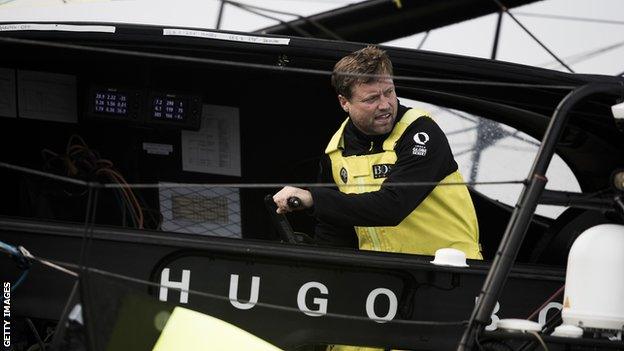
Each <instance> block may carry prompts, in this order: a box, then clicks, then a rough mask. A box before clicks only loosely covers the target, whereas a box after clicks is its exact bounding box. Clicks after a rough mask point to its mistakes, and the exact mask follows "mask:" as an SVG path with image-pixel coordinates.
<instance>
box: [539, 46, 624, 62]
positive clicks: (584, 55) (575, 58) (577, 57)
mask: <svg viewBox="0 0 624 351" xmlns="http://www.w3.org/2000/svg"><path fill="white" fill-rule="evenodd" d="M621 46H624V41H620V42H617V43H615V44H610V45H607V46H603V47H601V48H598V49H594V50H589V51H584V52H580V53H578V54H574V55H571V56H568V57H566V58H565V59H566V61H568V62H570V63H579V62H583V61H585V60H588V59H590V58H592V57H595V56H598V55H601V54H604V53H605V52H607V51H611V50H613V49H617V48H619V47H621ZM556 63H558V62H557V61H549V62H545V63H542V64H539V65H538V66H539V67H548V66H550V65H553V64H556Z"/></svg>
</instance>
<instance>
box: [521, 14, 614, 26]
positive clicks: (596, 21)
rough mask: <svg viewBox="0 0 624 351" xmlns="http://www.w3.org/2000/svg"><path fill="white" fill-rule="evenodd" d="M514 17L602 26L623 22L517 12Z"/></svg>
mask: <svg viewBox="0 0 624 351" xmlns="http://www.w3.org/2000/svg"><path fill="white" fill-rule="evenodd" d="M514 15H516V16H525V17H541V18H552V19H561V20H570V21H580V22H593V23H604V24H624V21H615V20H607V19H600V18H588V17H575V16H562V15H550V14H542V13H528V12H518V11H514Z"/></svg>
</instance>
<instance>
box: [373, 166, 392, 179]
mask: <svg viewBox="0 0 624 351" xmlns="http://www.w3.org/2000/svg"><path fill="white" fill-rule="evenodd" d="M392 166H393V165H392V164H390V163H384V164H379V165H373V178H375V179H377V178H387V177H388V174H389V173H390V171H391V170H392Z"/></svg>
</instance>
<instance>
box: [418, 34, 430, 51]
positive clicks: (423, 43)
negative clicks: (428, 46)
mask: <svg viewBox="0 0 624 351" xmlns="http://www.w3.org/2000/svg"><path fill="white" fill-rule="evenodd" d="M429 33H430V31H426V32H425V36H424V37H423V38H422V40H421V41H420V44H418V47H417V48H416V50H420V49H421V48H422V47H423V45H425V41H426V40H427V38H428V37H429Z"/></svg>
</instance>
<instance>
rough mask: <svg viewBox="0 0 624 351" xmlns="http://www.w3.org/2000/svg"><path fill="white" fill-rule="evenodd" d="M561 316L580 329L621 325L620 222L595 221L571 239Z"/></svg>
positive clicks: (623, 243) (623, 233)
mask: <svg viewBox="0 0 624 351" xmlns="http://www.w3.org/2000/svg"><path fill="white" fill-rule="evenodd" d="M561 316H562V318H563V322H564V324H570V325H577V326H579V327H581V328H584V329H587V328H592V329H610V330H622V329H624V226H622V225H617V224H601V225H597V226H595V227H592V228H589V229H587V230H586V231H584V232H583V233H582V234H581V235H580V236H579V237H578V238H577V239H576V240H575V241H574V244H573V245H572V248H571V249H570V255H569V256H568V268H567V272H566V287H565V295H564V298H563V310H562V311H561Z"/></svg>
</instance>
